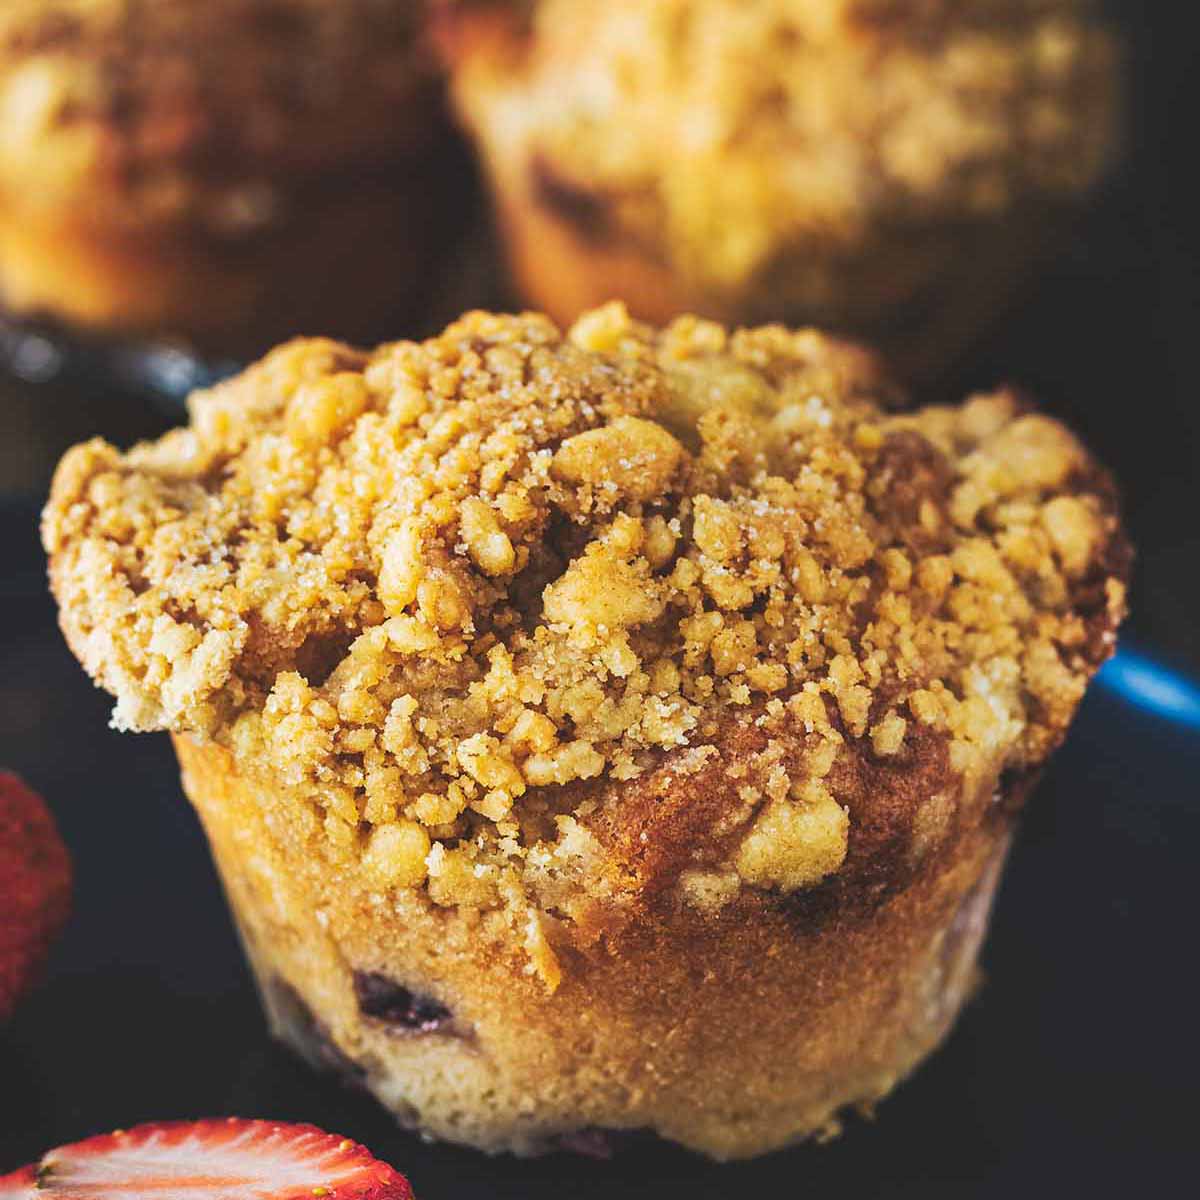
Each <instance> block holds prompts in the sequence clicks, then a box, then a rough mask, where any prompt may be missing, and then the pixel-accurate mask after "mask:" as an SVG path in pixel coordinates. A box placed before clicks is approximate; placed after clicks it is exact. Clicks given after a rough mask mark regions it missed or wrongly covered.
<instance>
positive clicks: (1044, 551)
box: [44, 304, 1124, 982]
mask: <svg viewBox="0 0 1200 1200" xmlns="http://www.w3.org/2000/svg"><path fill="white" fill-rule="evenodd" d="M889 394H890V393H889V390H888V385H887V384H886V382H885V380H884V379H883V376H882V373H881V372H880V371H879V370H878V368H876V367H875V365H874V364H873V362H872V361H871V360H870V359H869V358H867V357H866V356H865V355H862V354H860V353H858V352H856V351H854V350H852V349H850V348H848V347H846V346H844V345H843V344H840V343H837V342H833V341H831V340H828V339H826V338H824V337H822V336H820V335H818V334H816V333H813V332H801V333H790V332H787V331H785V330H784V329H783V328H781V327H768V328H763V329H758V330H752V331H740V332H737V333H732V334H729V333H726V332H725V331H724V330H723V329H721V328H720V327H718V326H716V325H714V324H710V323H707V322H704V321H700V320H695V319H691V318H683V319H680V320H678V321H676V322H675V323H674V324H672V325H671V326H670V327H669V328H667V329H666V330H664V331H662V332H655V331H653V330H651V329H650V328H648V327H646V326H643V325H640V324H637V323H634V322H633V321H631V320H630V319H629V317H628V316H627V315H626V313H625V311H624V309H623V308H622V307H621V306H619V305H615V304H614V305H610V306H609V307H607V308H604V309H600V310H598V311H595V312H592V313H590V314H588V315H587V316H586V317H584V318H583V319H582V320H581V321H580V322H579V323H578V324H577V325H576V326H575V327H574V328H573V329H572V330H571V331H570V333H569V334H567V335H566V336H562V335H560V333H559V332H558V331H557V330H556V328H555V327H554V326H553V325H552V324H551V323H550V322H549V321H547V320H545V319H544V318H541V317H537V316H521V317H506V316H491V315H487V314H483V313H473V314H471V315H469V316H467V317H465V318H464V319H462V320H461V321H460V322H458V323H457V324H455V325H453V326H451V327H450V328H449V329H447V330H446V332H445V333H444V334H443V335H442V336H440V337H437V338H435V339H433V340H430V341H427V342H424V343H422V344H414V343H398V344H394V345H388V346H383V347H380V348H379V349H377V350H375V351H373V352H371V353H362V352H359V351H356V350H352V349H350V348H348V347H346V346H342V345H339V344H336V343H332V342H328V341H319V340H318V341H301V342H295V343H292V344H290V345H287V346H285V347H283V348H281V349H279V350H277V351H275V352H274V353H272V354H271V355H270V356H268V357H267V358H266V359H265V360H264V361H263V362H262V363H261V364H259V365H258V366H255V367H254V368H252V369H251V370H249V371H247V372H246V373H245V374H244V375H242V376H241V377H239V378H238V379H235V380H233V381H232V382H230V383H228V384H225V385H222V386H219V387H217V388H215V389H213V390H212V391H210V392H208V393H205V394H201V395H197V396H196V397H194V398H193V401H192V421H191V425H190V427H189V428H186V429H181V430H178V431H176V432H173V433H171V434H169V435H167V436H166V437H165V438H163V439H162V440H161V441H159V442H157V443H154V444H147V445H141V446H138V447H135V448H134V449H133V450H131V451H130V452H128V453H127V454H121V453H120V452H118V451H117V450H115V449H114V448H113V447H111V446H109V445H107V444H106V443H104V442H102V441H98V440H97V441H93V442H90V443H88V444H86V445H83V446H79V447H77V448H76V449H74V450H72V451H71V452H70V454H68V455H67V457H66V458H65V459H64V461H63V463H62V465H61V467H60V469H59V472H58V476H57V479H56V481H55V485H54V491H53V497H52V499H51V502H50V505H49V507H48V508H47V511H46V515H45V525H44V536H45V543H46V547H47V550H48V551H49V553H50V556H51V571H52V579H53V583H54V589H55V592H56V595H57V596H58V599H59V602H60V604H61V607H62V620H63V625H64V628H65V630H66V632H67V636H68V638H69V639H70V641H71V644H72V645H73V647H74V648H75V650H76V652H77V653H78V654H79V655H80V657H81V659H82V660H83V662H84V664H85V665H86V666H87V668H88V669H89V671H91V672H92V674H93V675H94V676H95V677H96V678H97V680H98V681H99V682H101V683H102V684H103V685H104V686H105V687H107V688H108V689H109V690H111V691H112V692H113V693H114V694H115V695H116V697H117V706H116V710H115V714H114V723H115V724H116V725H117V726H118V727H121V728H126V729H135V730H151V729H164V728H165V729H171V730H174V731H177V732H186V733H189V734H192V735H196V736H198V737H201V738H206V739H215V740H216V741H217V742H219V743H220V744H221V745H223V746H225V747H227V748H228V749H229V750H231V751H232V753H233V754H234V756H235V758H236V761H237V763H238V765H239V767H240V768H241V769H244V770H246V771H249V772H251V773H259V774H261V773H263V772H267V773H269V774H270V775H271V776H273V777H274V778H276V779H278V780H280V781H282V782H283V783H284V784H285V785H286V786H287V787H288V788H289V789H290V791H291V794H292V795H293V796H294V799H295V804H296V805H297V806H299V807H301V808H302V809H303V810H304V811H306V812H307V814H309V816H310V817H311V820H312V821H314V822H318V823H319V825H320V827H321V829H322V831H323V837H324V841H325V849H324V853H326V854H328V856H329V858H330V860H331V861H333V862H340V861H343V860H346V861H356V860H358V861H361V864H362V865H363V866H364V867H365V868H367V869H368V870H369V872H370V873H371V875H372V877H373V878H374V879H375V880H376V882H377V885H378V887H379V888H382V889H387V888H424V889H426V891H427V892H428V896H429V898H430V899H431V900H432V901H433V903H434V904H437V905H443V906H455V905H465V906H474V907H478V908H481V909H488V908H493V907H505V906H512V905H516V906H518V907H520V908H522V909H524V908H527V907H529V906H530V905H532V907H533V908H534V909H536V910H539V911H541V912H542V913H553V914H554V915H555V919H556V921H557V922H558V923H560V924H562V923H565V924H566V925H568V926H569V925H570V924H571V923H572V922H578V923H579V924H580V925H581V926H586V925H587V924H588V923H589V921H592V920H595V919H597V916H596V913H595V911H594V910H595V907H596V904H597V903H601V904H608V905H618V906H619V905H620V904H621V903H622V902H629V901H630V899H631V897H633V896H634V894H635V893H636V892H637V891H638V890H639V889H640V888H642V887H644V886H648V885H647V883H646V879H644V878H639V877H638V870H637V868H636V866H630V865H629V864H628V863H627V864H626V866H625V868H624V870H623V871H621V872H619V873H615V872H614V871H613V870H612V869H611V861H610V859H609V858H608V856H607V855H606V852H605V851H606V849H607V847H608V846H609V845H610V844H611V843H612V841H613V839H614V837H616V836H618V835H617V834H614V831H613V827H614V825H619V824H620V823H621V821H622V817H621V815H620V808H621V803H622V800H621V796H622V792H621V789H620V788H619V787H618V788H613V787H612V786H610V785H612V784H613V783H614V781H616V782H620V781H635V780H639V779H642V778H644V777H646V776H647V775H648V774H653V773H655V772H661V771H662V769H663V768H664V767H669V771H670V773H671V774H672V775H673V776H674V778H675V779H676V780H677V781H678V786H680V787H682V788H685V789H686V787H687V780H688V779H689V777H690V776H695V775H697V774H698V773H700V774H703V773H705V772H707V771H709V770H710V769H711V767H712V765H713V764H720V765H721V769H722V770H723V771H726V772H727V773H728V774H729V775H730V776H732V777H733V778H734V779H736V781H737V786H736V802H734V803H732V804H730V805H729V806H727V808H726V810H725V811H724V812H723V813H722V815H721V819H720V821H719V822H718V823H717V824H716V826H715V827H714V828H712V829H710V830H709V831H708V832H707V834H706V835H705V836H703V837H699V836H698V837H697V839H696V842H695V844H693V845H690V846H687V847H685V850H686V853H685V855H684V859H683V861H682V862H681V863H680V869H678V870H676V871H675V872H674V874H675V876H676V879H677V884H678V887H679V890H680V894H681V895H682V896H683V897H684V898H685V899H686V900H687V902H689V903H691V904H694V905H698V906H700V907H702V908H704V909H708V910H718V909H720V908H721V907H722V906H723V905H724V904H726V903H728V902H729V900H730V899H731V898H732V897H733V896H735V895H736V894H737V893H738V891H739V889H741V888H745V887H749V888H755V889H773V890H777V891H780V892H791V891H795V890H796V889H802V888H807V887H810V886H811V885H814V884H817V883H819V882H820V881H821V880H823V879H825V878H827V877H828V876H830V875H833V874H835V873H837V872H839V871H840V870H844V869H846V862H847V854H848V849H849V847H850V845H851V844H852V843H853V841H854V831H855V824H856V821H864V822H865V821H866V820H867V819H868V817H869V810H870V806H871V804H872V797H871V795H870V794H869V793H867V794H863V795H859V796H858V797H857V799H856V801H855V803H854V804H850V803H849V800H850V798H851V797H850V794H849V791H847V789H845V788H842V789H840V788H839V781H844V780H845V779H846V778H847V775H846V767H847V764H848V763H850V762H852V761H853V762H856V763H857V762H861V761H862V760H864V759H867V760H870V761H871V762H873V763H888V762H895V763H902V762H908V761H911V760H913V758H914V757H915V756H917V755H918V754H919V753H920V747H921V746H922V745H923V744H925V743H926V742H928V740H929V738H930V737H931V735H935V736H936V737H937V738H939V739H943V740H944V741H945V743H946V764H947V765H948V768H949V776H948V778H951V779H952V780H953V783H952V784H950V785H947V787H946V788H944V789H943V790H940V791H938V792H936V793H935V794H933V795H932V796H930V797H925V798H922V800H921V804H920V807H919V809H918V811H916V812H915V813H914V814H913V815H912V826H911V834H910V842H911V845H910V846H909V850H908V853H907V858H908V859H909V860H911V861H913V862H917V861H919V860H920V859H921V858H922V857H924V856H925V855H927V854H928V853H930V851H931V849H932V848H933V847H934V846H935V845H936V844H937V843H938V842H939V841H940V840H941V839H943V838H944V837H946V836H948V834H949V831H950V830H951V828H952V827H953V825H954V822H955V820H956V817H955V814H956V813H957V812H958V810H959V808H960V807H963V806H966V805H969V804H975V803H981V802H983V800H984V799H986V797H983V798H980V797H979V796H978V795H977V793H978V791H979V788H980V784H981V781H984V780H988V779H992V780H994V778H995V777H996V775H997V773H998V772H999V771H1000V770H1002V769H1009V770H1013V771H1017V772H1020V771H1022V770H1023V769H1026V768H1029V767H1031V766H1035V765H1036V764H1038V763H1040V762H1041V760H1042V759H1043V758H1044V757H1045V755H1046V754H1047V753H1048V752H1049V750H1050V749H1051V748H1052V747H1053V746H1054V744H1055V743H1056V742H1057V741H1058V740H1059V739H1060V738H1061V736H1062V734H1063V731H1064V729H1065V727H1066V725H1067V722H1068V720H1069V718H1070V715H1071V713H1072V712H1073V710H1074V707H1075V705H1076V704H1077V702H1078V700H1079V698H1080V696H1081V694H1082V692H1083V690H1084V687H1085V685H1086V681H1087V679H1088V677H1089V675H1090V673H1091V671H1092V670H1093V669H1094V667H1095V666H1096V664H1097V662H1098V661H1099V660H1100V659H1101V658H1102V657H1103V656H1104V655H1105V654H1106V653H1107V652H1108V650H1109V648H1110V645H1111V633H1109V632H1107V631H1108V630H1110V629H1111V628H1113V627H1114V626H1115V623H1116V621H1117V619H1118V617H1119V615H1120V613H1121V611H1122V608H1123V604H1124V587H1123V584H1122V582H1121V581H1120V578H1119V577H1118V576H1119V572H1117V571H1115V570H1114V569H1113V568H1114V563H1115V562H1116V559H1115V557H1114V556H1115V555H1116V554H1117V553H1118V550H1117V546H1118V539H1117V534H1116V530H1117V522H1116V516H1115V513H1114V507H1113V501H1112V496H1111V493H1110V490H1109V488H1108V487H1107V485H1106V484H1105V483H1104V482H1103V480H1102V479H1101V477H1100V476H1099V475H1098V474H1097V473H1096V472H1095V470H1094V469H1093V468H1091V467H1090V466H1089V463H1088V459H1087V457H1086V455H1085V453H1084V451H1083V449H1082V447H1081V446H1080V444H1079V443H1078V442H1077V441H1076V440H1075V438H1074V437H1073V436H1072V435H1071V434H1069V433H1068V432H1067V431H1066V430H1065V429H1064V428H1063V427H1062V426H1060V425H1058V424H1057V423H1056V422H1054V421H1052V420H1050V419H1049V418H1047V417H1045V416H1041V415H1038V414H1037V413H1035V412H1033V411H1030V410H1029V409H1028V408H1027V406H1026V405H1025V404H1023V403H1022V402H1021V401H1020V400H1018V399H1017V398H1016V397H1015V396H1014V395H1013V394H1012V393H1010V392H1007V391H1001V392H997V393H994V394H989V395H980V396H976V397H975V398H973V399H972V400H970V401H969V402H968V403H967V404H966V405H965V406H963V407H962V408H957V409H956V408H926V409H922V410H919V411H917V412H913V413H904V412H894V411H890V410H889V408H888V407H885V406H882V405H881V404H880V402H879V398H880V397H881V396H885V397H887V396H889ZM1101 629H1103V630H1104V631H1106V632H1103V633H1098V630H1101ZM739 739H740V740H739ZM850 790H852V789H850ZM631 794H632V793H631ZM856 809H857V810H858V811H855V810H856ZM642 836H643V837H644V836H645V835H644V834H643V835H642ZM862 869H863V870H866V869H867V865H866V864H865V863H864V865H863V868H862ZM552 957H553V956H552V955H546V956H543V957H542V958H541V959H540V961H541V963H542V964H543V966H542V969H543V973H544V974H545V976H546V977H547V979H548V981H550V982H553V981H554V980H555V979H556V978H557V975H558V971H557V967H556V966H555V965H553V963H552V961H551V960H552ZM547 964H549V965H547Z"/></svg>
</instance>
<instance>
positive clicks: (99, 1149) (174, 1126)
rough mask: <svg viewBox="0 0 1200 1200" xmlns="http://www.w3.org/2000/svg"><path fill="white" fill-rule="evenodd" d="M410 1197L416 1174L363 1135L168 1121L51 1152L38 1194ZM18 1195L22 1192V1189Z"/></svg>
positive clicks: (41, 1169)
mask: <svg viewBox="0 0 1200 1200" xmlns="http://www.w3.org/2000/svg"><path fill="white" fill-rule="evenodd" d="M143 1193H144V1194H146V1195H147V1196H155V1197H157V1198H158V1200H163V1198H164V1197H167V1196H169V1197H170V1198H171V1200H314V1197H318V1198H319V1197H324V1200H412V1190H411V1189H410V1188H409V1186H408V1181H407V1180H406V1179H405V1178H404V1176H403V1175H401V1174H399V1172H397V1171H395V1170H393V1169H392V1168H391V1167H389V1166H388V1165H387V1163H382V1162H380V1161H379V1160H378V1159H376V1158H374V1157H373V1156H372V1154H371V1152H370V1151H369V1150H368V1149H366V1147H364V1146H360V1145H359V1144H358V1143H357V1142H352V1141H350V1140H349V1139H347V1138H340V1137H337V1136H335V1135H333V1134H329V1133H324V1132H322V1131H321V1130H320V1129H317V1128H316V1126H314V1125H283V1124H279V1123H277V1122H275V1121H243V1120H241V1119H239V1118H237V1117H229V1118H221V1119H214V1120H207V1121H168V1122H160V1123H156V1124H152V1125H138V1126H136V1127H135V1128H133V1129H128V1130H119V1131H117V1132H116V1133H106V1134H101V1135H100V1136H98V1137H93V1138H88V1139H87V1140H86V1141H82V1142H75V1143H74V1144H73V1145H70V1146H60V1147H59V1148H58V1149H57V1150H51V1151H50V1152H49V1153H48V1154H46V1155H43V1157H42V1160H41V1162H40V1163H38V1165H37V1190H36V1192H35V1193H34V1194H35V1195H36V1196H37V1198H38V1200H84V1198H85V1197H86V1198H87V1200H130V1198H131V1197H135V1196H139V1195H142V1194H143ZM13 1194H14V1196H19V1195H21V1193H20V1192H14V1193H13Z"/></svg>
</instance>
